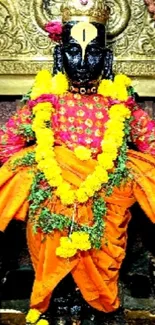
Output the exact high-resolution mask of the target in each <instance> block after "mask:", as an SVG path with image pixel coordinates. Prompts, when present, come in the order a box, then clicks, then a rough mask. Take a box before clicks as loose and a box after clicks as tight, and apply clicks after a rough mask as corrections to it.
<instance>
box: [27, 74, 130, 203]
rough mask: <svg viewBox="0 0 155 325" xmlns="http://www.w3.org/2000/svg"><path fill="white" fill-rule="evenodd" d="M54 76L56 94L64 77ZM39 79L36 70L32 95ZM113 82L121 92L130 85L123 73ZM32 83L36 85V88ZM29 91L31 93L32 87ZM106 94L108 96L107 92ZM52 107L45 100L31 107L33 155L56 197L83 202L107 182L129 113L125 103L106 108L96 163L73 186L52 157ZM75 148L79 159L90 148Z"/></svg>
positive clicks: (39, 87) (86, 156)
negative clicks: (85, 176)
mask: <svg viewBox="0 0 155 325" xmlns="http://www.w3.org/2000/svg"><path fill="white" fill-rule="evenodd" d="M44 74H46V73H44V72H43V76H44ZM54 78H55V81H56V82H55V86H52V87H53V89H54V87H55V93H57V94H60V93H61V92H62V91H63V90H64V91H65V89H66V87H67V81H66V79H64V78H65V76H63V75H62V74H61V73H59V74H58V75H56V76H55V77H54ZM47 79H48V81H47V84H48V85H49V75H48V74H47ZM59 79H62V80H63V82H62V84H61V83H58V84H57V82H58V80H59ZM52 80H53V79H52ZM41 81H42V78H41V74H39V75H38V76H37V78H36V84H35V86H34V88H35V89H36V90H35V95H37V89H39V92H40V89H41V86H39V84H40V83H41V84H42V82H41ZM52 82H53V81H52ZM109 82H110V81H107V80H103V81H102V82H101V84H102V83H104V84H106V83H107V84H108V83H109ZM45 84H46V81H45ZM114 84H117V85H119V87H120V88H119V89H120V92H121V89H123V91H124V88H123V87H127V86H129V85H130V79H129V78H127V77H126V76H124V75H120V76H116V77H115V81H114ZM36 85H38V88H36ZM101 88H102V87H101ZM105 89H106V87H105ZM48 90H49V88H48ZM100 91H101V89H100ZM32 94H34V92H33V90H32ZM39 94H40V93H39ZM39 94H38V95H39ZM103 95H104V94H103ZM104 96H105V95H104ZM109 96H111V94H110V93H109ZM53 111H54V109H53V107H52V104H51V103H49V102H44V103H38V104H37V105H36V106H34V108H33V113H34V116H35V118H34V120H33V125H32V129H33V131H34V132H35V134H36V139H37V147H36V156H35V158H36V162H37V163H38V169H40V170H41V171H42V172H43V173H44V175H45V177H46V179H47V181H48V183H49V185H50V186H51V187H54V188H56V195H57V196H59V197H60V200H61V202H62V203H63V204H64V205H71V204H73V203H74V202H79V203H84V202H86V201H87V200H88V199H89V198H90V197H92V196H93V195H94V193H95V192H96V191H99V190H100V189H101V187H102V184H106V183H107V182H108V171H109V170H110V169H112V168H113V166H114V161H115V160H116V158H117V155H118V149H119V148H120V146H121V145H122V142H123V138H124V127H125V126H124V121H125V119H128V118H129V117H130V110H129V109H128V108H127V107H126V106H125V104H115V105H113V106H112V107H111V108H110V110H109V112H108V114H109V120H108V122H107V123H106V131H105V134H104V140H103V141H102V143H101V144H102V153H101V154H99V155H98V157H97V160H98V165H97V166H96V168H95V170H94V172H93V173H92V174H90V175H88V177H87V178H86V179H85V181H83V182H82V183H81V185H80V187H79V188H78V189H77V190H74V189H72V188H71V186H70V184H68V183H66V182H64V180H63V177H62V173H61V168H60V167H59V165H58V163H57V161H56V158H55V153H54V132H53V130H52V128H49V125H50V121H51V114H52V113H53ZM47 125H48V126H47ZM75 152H76V154H78V155H79V158H80V159H83V160H85V159H89V158H90V151H87V149H83V148H77V149H76V150H75Z"/></svg>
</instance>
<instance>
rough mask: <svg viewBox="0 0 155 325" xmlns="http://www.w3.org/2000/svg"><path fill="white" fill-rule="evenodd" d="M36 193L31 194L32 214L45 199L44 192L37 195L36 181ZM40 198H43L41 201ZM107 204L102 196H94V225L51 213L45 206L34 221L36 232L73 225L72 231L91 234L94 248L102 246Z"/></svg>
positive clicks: (66, 227) (45, 231)
mask: <svg viewBox="0 0 155 325" xmlns="http://www.w3.org/2000/svg"><path fill="white" fill-rule="evenodd" d="M33 191H34V193H33V194H32V192H31V195H30V198H29V199H30V200H32V202H33V207H32V208H31V205H30V214H31V213H32V214H33V213H34V211H36V210H37V209H39V207H40V203H41V202H43V201H44V196H42V195H43V193H42V194H41V195H37V197H36V195H35V192H36V183H34V187H33ZM38 198H40V199H42V201H39V200H38ZM106 211H107V210H106V205H105V202H104V200H103V199H102V198H101V197H97V198H94V203H93V213H94V225H93V226H92V227H89V226H85V225H82V224H81V225H80V224H78V223H77V222H74V221H73V220H72V219H70V218H69V217H67V216H65V215H61V214H56V213H51V212H50V210H49V209H48V208H46V207H43V208H42V209H41V211H40V213H39V217H38V219H37V220H33V219H32V220H33V222H34V226H33V229H34V232H35V233H36V232H37V231H38V229H39V228H41V230H42V231H43V233H44V234H48V233H51V232H52V231H53V230H56V229H57V230H59V231H63V230H68V231H69V229H70V228H71V227H72V231H84V232H86V233H88V234H89V238H90V241H91V245H92V247H93V248H96V249H99V248H100V247H101V238H102V237H103V230H104V220H103V217H104V215H105V214H106Z"/></svg>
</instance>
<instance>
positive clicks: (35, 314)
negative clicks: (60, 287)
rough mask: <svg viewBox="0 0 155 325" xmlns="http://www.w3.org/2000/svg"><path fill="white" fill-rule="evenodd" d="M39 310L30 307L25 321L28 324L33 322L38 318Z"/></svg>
mask: <svg viewBox="0 0 155 325" xmlns="http://www.w3.org/2000/svg"><path fill="white" fill-rule="evenodd" d="M40 315H41V312H40V311H39V310H37V309H30V310H29V312H28V314H27V315H26V322H27V323H30V324H35V323H36V322H37V320H38V319H39V317H40Z"/></svg>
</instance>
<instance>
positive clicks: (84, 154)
mask: <svg viewBox="0 0 155 325" xmlns="http://www.w3.org/2000/svg"><path fill="white" fill-rule="evenodd" d="M74 153H75V155H76V157H77V158H79V159H80V160H89V159H90V158H91V150H90V149H88V148H86V147H84V146H77V147H76V148H75V149H74Z"/></svg>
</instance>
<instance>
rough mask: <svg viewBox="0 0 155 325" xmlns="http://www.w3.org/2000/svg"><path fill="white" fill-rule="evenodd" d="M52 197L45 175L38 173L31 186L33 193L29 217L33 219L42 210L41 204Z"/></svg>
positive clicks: (30, 198) (31, 194) (30, 197)
mask: <svg viewBox="0 0 155 325" xmlns="http://www.w3.org/2000/svg"><path fill="white" fill-rule="evenodd" d="M50 197H51V187H50V186H49V185H48V183H47V182H46V179H45V176H44V174H43V173H41V172H38V173H37V174H36V175H35V177H34V179H33V183H32V186H31V193H30V196H29V201H30V207H29V217H30V218H31V219H33V216H34V215H35V213H36V212H37V211H38V210H39V209H40V207H41V204H42V203H43V202H44V201H45V200H46V199H47V198H50Z"/></svg>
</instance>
